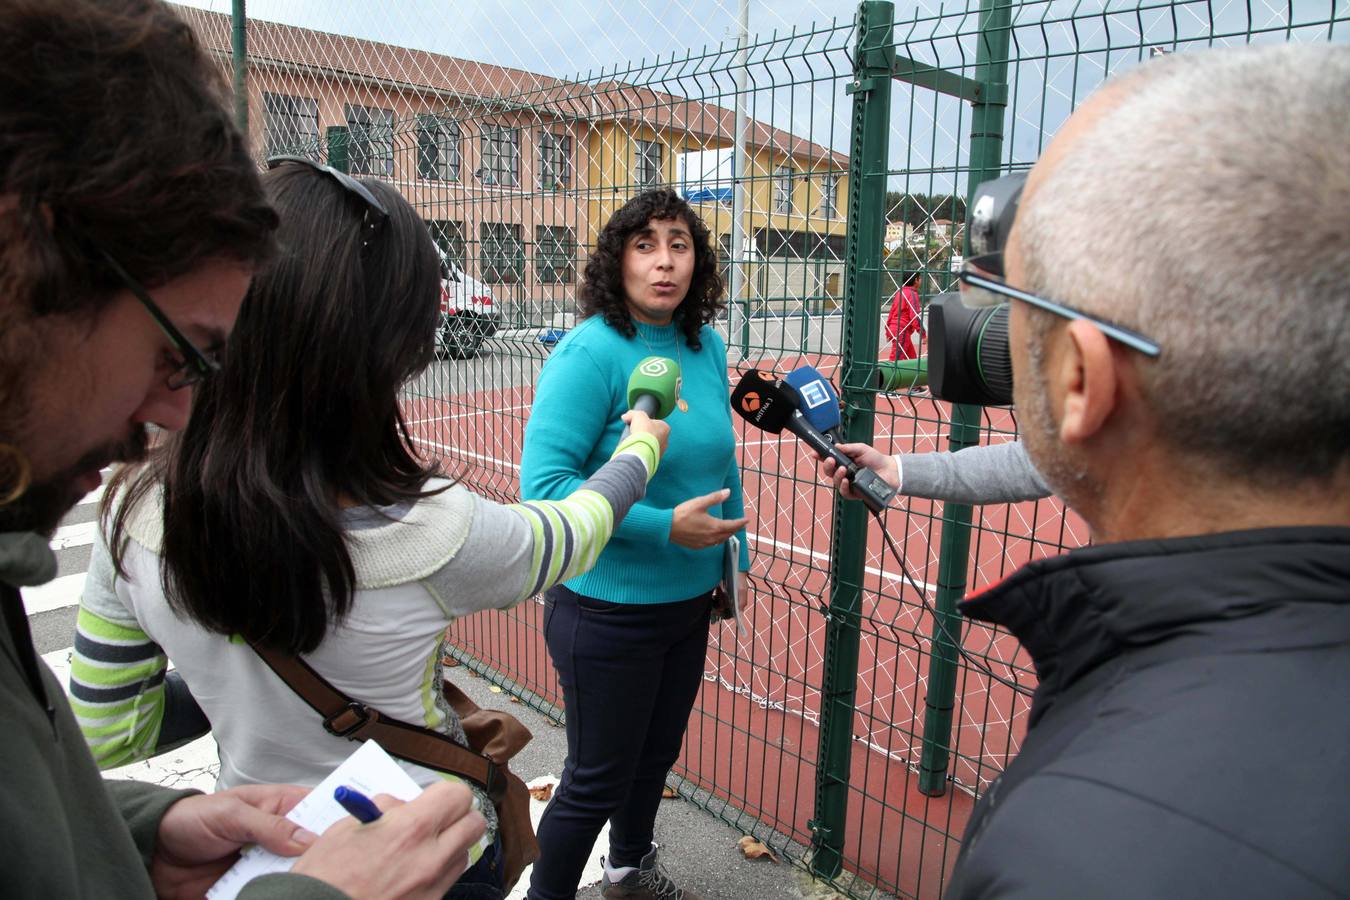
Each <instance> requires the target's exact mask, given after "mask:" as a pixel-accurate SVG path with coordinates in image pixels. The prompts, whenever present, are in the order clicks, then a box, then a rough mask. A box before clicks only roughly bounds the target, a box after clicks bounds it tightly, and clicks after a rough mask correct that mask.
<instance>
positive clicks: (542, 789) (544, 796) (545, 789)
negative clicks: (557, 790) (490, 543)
mask: <svg viewBox="0 0 1350 900" xmlns="http://www.w3.org/2000/svg"><path fill="white" fill-rule="evenodd" d="M530 796H531V797H533V798H534V799H536V800H538V801H539V802H540V803H547V802H548V801H549V798H550V797H552V796H553V785H552V784H541V785H539V787H532V788H530Z"/></svg>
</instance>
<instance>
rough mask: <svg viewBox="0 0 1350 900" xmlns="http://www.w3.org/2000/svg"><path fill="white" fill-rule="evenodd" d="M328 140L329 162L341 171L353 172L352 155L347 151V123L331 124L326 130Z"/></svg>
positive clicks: (325, 135) (325, 134)
mask: <svg viewBox="0 0 1350 900" xmlns="http://www.w3.org/2000/svg"><path fill="white" fill-rule="evenodd" d="M324 137H325V139H326V140H327V142H328V164H329V165H330V166H332V167H333V168H335V169H337V170H338V171H339V172H347V173H349V174H350V172H351V156H350V155H349V154H348V152H347V144H348V140H349V139H348V135H347V126H346V125H329V126H328V128H327V130H325V131H324Z"/></svg>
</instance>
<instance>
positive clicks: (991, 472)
mask: <svg viewBox="0 0 1350 900" xmlns="http://www.w3.org/2000/svg"><path fill="white" fill-rule="evenodd" d="M783 381H784V382H785V383H786V384H787V385H789V386H791V387H792V388H793V389H795V390H796V392H797V398H798V406H799V408H800V409H801V411H802V414H803V415H804V416H805V417H806V418H807V420H808V421H810V423H811V424H812V425H814V426H815V427H816V428H817V429H818V430H820V431H821V432H822V433H823V434H824V435H825V436H826V437H832V435H833V430H834V429H835V428H837V427H838V426H839V424H840V419H839V395H838V394H837V393H835V390H834V386H833V385H831V384H830V381H829V379H828V378H826V377H825V376H824V375H822V374H821V373H820V372H818V371H816V369H815V368H813V367H812V366H802V367H801V368H799V369H796V370H795V371H793V372H790V373H789V374H788V375H787V376H786V377H784V379H783ZM836 449H837V450H839V452H840V453H842V454H843V455H844V456H846V457H848V458H849V459H851V460H852V461H853V462H854V464H855V465H857V466H858V467H859V468H863V469H870V470H871V471H872V472H873V473H875V474H876V476H877V477H879V478H880V479H881V480H882V481H884V482H885V483H886V484H887V485H889V486H891V487H893V488H896V489H898V493H901V494H904V495H906V496H909V497H922V498H926V499H929V500H944V501H947V502H949V503H969V504H972V505H978V504H985V503H1018V502H1021V501H1023V500H1040V499H1042V498H1044V497H1049V496H1050V494H1051V490H1050V488H1049V486H1048V485H1047V484H1046V483H1045V479H1044V478H1042V477H1041V474H1040V472H1037V471H1036V467H1035V466H1033V465H1032V464H1031V460H1030V459H1029V458H1028V457H1027V453H1026V448H1025V447H1023V446H1022V442H1021V441H1012V442H1008V443H1003V444H992V445H989V446H981V447H967V448H966V449H964V450H959V451H957V452H956V453H908V454H897V455H895V456H887V455H885V454H883V453H881V452H880V451H878V450H877V449H876V448H874V447H871V446H869V445H867V444H837V445H836ZM816 458H817V459H818V460H819V461H820V469H821V473H822V474H823V475H825V477H827V478H830V479H832V480H833V481H834V483H835V486H836V487H838V488H839V490H840V492H841V493H842V494H843V495H844V496H845V497H848V498H849V499H850V500H859V499H861V497H859V495H858V493H857V492H856V491H855V490H853V487H852V485H851V480H852V478H851V475H850V473H849V470H848V468H847V467H845V466H842V465H841V464H840V461H839V459H838V458H837V457H835V456H832V455H829V454H826V453H823V452H821V451H819V450H817V451H816Z"/></svg>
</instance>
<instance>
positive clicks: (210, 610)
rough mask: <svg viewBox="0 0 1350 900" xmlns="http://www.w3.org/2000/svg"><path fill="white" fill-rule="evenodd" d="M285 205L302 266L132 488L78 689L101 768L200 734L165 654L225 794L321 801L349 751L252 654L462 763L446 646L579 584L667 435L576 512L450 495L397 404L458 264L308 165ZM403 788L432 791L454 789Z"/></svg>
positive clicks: (394, 209) (425, 356) (604, 471)
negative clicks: (500, 614)
mask: <svg viewBox="0 0 1350 900" xmlns="http://www.w3.org/2000/svg"><path fill="white" fill-rule="evenodd" d="M264 183H265V185H266V187H267V190H268V194H269V198H270V200H271V202H272V203H273V205H274V206H275V207H276V209H277V211H278V213H279V214H280V220H281V226H280V229H279V231H278V243H279V245H280V248H281V249H280V252H279V254H278V256H277V257H276V258H275V259H274V260H273V261H272V262H270V263H269V264H268V265H267V266H266V267H264V269H263V270H262V271H261V272H260V273H259V274H258V275H257V276H256V278H255V279H254V281H253V285H252V288H251V289H250V291H249V294H248V296H247V298H246V299H245V301H244V304H243V307H242V308H241V311H240V314H239V318H238V322H237V324H236V326H235V329H234V332H233V334H232V335H231V336H230V339H229V341H228V343H227V345H226V349H225V355H224V360H225V361H224V364H223V365H222V367H221V370H220V371H219V372H218V373H216V374H215V375H213V376H212V377H210V378H207V379H205V380H203V381H202V382H201V383H200V384H199V385H197V387H196V388H195V396H194V398H193V400H194V408H193V412H192V417H191V420H190V422H189V424H188V426H187V428H186V430H184V431H183V432H182V433H181V434H180V435H177V436H173V437H171V438H170V439H169V440H167V441H166V442H165V443H164V444H163V445H162V446H161V447H160V448H159V451H158V452H157V453H156V455H154V456H153V457H152V458H151V460H150V461H149V462H148V463H146V464H145V465H144V466H143V467H141V468H139V469H135V470H131V469H124V470H122V471H121V472H119V473H118V475H117V476H116V477H115V478H114V479H113V481H112V483H111V484H110V485H109V489H108V492H107V497H106V499H105V501H104V508H103V520H102V521H103V526H104V534H105V536H106V540H105V541H103V542H100V544H99V545H97V546H96V549H95V552H94V556H93V559H92V560H91V563H90V570H89V576H88V582H87V584H86V587H85V591H84V596H83V600H82V603H81V609H80V617H79V626H78V627H79V635H78V637H77V640H76V647H77V650H76V655H75V658H74V660H73V662H72V670H71V693H72V697H73V699H74V706H75V709H76V711H77V715H78V716H79V718H80V721H81V724H82V726H83V727H84V728H85V734H86V737H87V739H88V741H89V743H90V745H91V747H92V749H93V751H94V754H95V757H96V758H97V759H98V760H99V762H100V764H101V765H102V766H104V767H108V766H115V765H123V764H126V763H128V762H131V761H133V760H135V759H140V758H143V757H145V756H149V755H152V754H153V753H155V752H157V749H163V747H164V745H165V744H166V743H167V741H166V740H165V738H166V737H167V738H168V739H169V740H176V739H179V738H181V737H184V736H185V735H182V734H181V731H182V729H181V728H179V727H178V724H177V723H176V722H173V721H166V719H165V713H164V710H165V708H166V706H169V707H172V708H181V707H186V708H187V709H189V710H190V709H191V708H192V703H191V699H190V698H185V697H184V696H183V687H182V685H181V684H180V683H179V682H178V680H177V679H168V680H166V679H165V677H164V670H165V665H166V657H167V659H172V660H173V662H174V664H175V666H176V668H177V673H179V674H180V675H181V682H182V683H185V685H186V689H187V690H190V692H191V695H192V697H195V699H196V701H197V703H199V704H200V708H201V709H202V710H203V711H204V712H205V714H206V717H207V718H208V719H209V720H210V726H211V729H212V731H213V732H214V736H215V738H216V741H217V743H218V745H219V749H220V780H219V784H220V785H221V786H222V787H230V786H234V785H237V784H246V783H256V782H294V783H297V784H305V785H314V784H317V783H318V782H319V781H321V780H322V779H323V778H324V777H325V776H326V775H327V774H328V773H329V772H330V771H331V770H332V769H333V768H334V767H335V766H337V765H338V764H339V763H340V762H341V761H342V760H343V759H345V758H346V757H347V756H349V755H350V754H351V753H352V751H353V750H354V749H355V747H354V745H353V744H352V743H350V742H349V741H347V740H345V739H344V738H342V737H338V736H335V735H334V734H332V733H329V732H328V731H326V730H325V726H324V723H323V721H322V720H321V718H320V716H319V714H318V713H316V712H315V711H314V710H313V709H311V708H310V707H309V706H308V705H307V704H306V702H305V701H304V700H302V699H301V698H300V697H299V696H298V695H297V694H295V693H294V692H293V691H292V690H291V688H290V687H288V686H287V685H286V684H285V683H284V682H282V681H281V680H279V679H278V678H277V677H276V676H275V675H274V674H273V672H272V671H271V670H270V669H269V668H268V666H267V665H266V664H265V663H264V662H263V660H262V658H261V657H260V656H259V655H258V654H257V653H255V652H254V650H253V649H252V648H251V647H250V646H249V644H248V643H246V642H248V641H251V642H256V643H258V644H260V645H262V646H264V647H266V648H268V649H270V650H273V651H280V652H283V653H286V654H290V655H295V656H303V658H304V660H305V661H306V662H307V663H308V664H309V665H310V666H311V667H312V668H313V669H314V670H316V671H317V672H318V673H319V674H320V675H321V676H322V677H323V678H325V679H326V680H327V681H329V682H330V683H331V684H332V685H333V686H334V687H336V688H337V689H338V690H340V691H342V692H343V693H345V694H347V695H349V696H350V697H352V698H354V699H356V700H359V701H361V702H363V703H365V704H367V705H368V706H370V707H372V708H374V709H376V710H378V711H379V712H380V713H381V714H382V716H384V717H386V718H393V719H397V720H399V721H402V722H406V723H410V724H413V725H417V726H422V727H425V728H430V729H433V730H435V731H438V732H441V733H443V734H446V735H448V736H450V737H451V738H452V739H453V740H454V741H456V742H457V743H460V744H461V745H467V742H466V738H465V735H464V731H463V729H462V728H461V726H460V723H459V719H458V717H457V716H456V714H455V713H454V711H453V710H451V709H450V708H449V706H448V704H447V703H446V701H445V698H444V697H443V696H442V693H441V690H440V688H441V684H442V679H443V678H445V677H446V672H445V671H444V670H443V669H442V665H443V663H442V660H443V659H444V657H445V656H446V655H447V649H446V648H445V646H444V643H443V642H444V632H445V630H446V626H447V625H448V624H449V623H450V622H452V621H453V620H454V619H456V618H458V617H460V616H464V615H468V614H470V613H472V612H475V611H478V610H483V609H500V608H505V607H509V606H511V605H513V604H515V603H519V602H520V601H522V600H524V599H525V598H527V597H529V596H532V595H533V594H535V593H537V592H538V591H540V590H542V589H544V588H546V587H548V586H549V585H551V584H554V583H556V582H558V581H561V580H563V579H566V578H570V577H574V576H576V575H578V574H580V573H582V572H584V571H585V570H586V569H587V568H588V567H589V565H590V564H591V563H592V562H593V561H594V559H595V557H596V555H597V554H598V553H599V552H600V549H601V548H602V547H603V546H604V544H605V542H606V541H607V540H608V539H609V537H610V534H611V532H612V530H613V527H614V524H615V523H616V522H618V521H619V520H621V519H622V518H623V516H624V514H625V513H626V512H627V510H628V508H629V507H630V506H631V505H632V504H633V503H634V502H636V501H637V500H638V499H640V498H641V497H642V496H643V494H644V492H645V490H646V485H647V481H648V479H649V478H650V477H651V474H652V472H653V471H654V470H655V467H656V464H657V460H658V458H659V456H660V452H661V449H662V447H663V446H664V442H665V436H666V434H667V433H668V428H667V426H666V425H665V424H664V423H660V422H652V421H650V420H649V419H648V418H647V417H646V416H644V415H642V414H640V413H639V414H634V415H631V416H628V417H626V420H627V421H628V422H629V424H630V425H631V428H632V432H633V433H632V435H631V436H630V437H629V438H627V439H626V440H625V441H623V442H622V443H621V444H620V445H619V446H618V447H617V448H616V449H615V452H614V453H613V454H612V456H611V459H610V460H608V461H607V462H606V464H605V465H603V466H602V467H600V468H599V469H598V470H597V471H596V473H595V475H594V477H592V478H590V479H588V480H587V481H586V483H585V484H584V485H578V486H577V489H576V490H575V491H572V492H570V493H569V494H568V495H567V496H565V497H559V498H558V499H557V501H556V502H536V503H525V504H516V505H511V506H503V505H499V504H496V503H493V502H491V501H488V500H485V499H483V498H481V497H478V496H476V495H474V494H472V493H470V492H469V491H467V490H465V489H464V488H462V487H460V486H458V485H455V484H453V483H452V482H451V481H448V480H446V479H445V478H444V477H443V476H441V475H440V473H439V471H438V468H437V466H436V465H435V464H434V463H429V462H428V461H427V460H425V459H424V458H423V457H422V456H421V455H420V454H419V453H418V451H417V449H416V448H415V447H414V445H413V441H412V437H411V435H410V433H409V429H408V425H407V423H406V422H405V420H404V418H403V414H402V412H401V410H400V407H399V393H400V389H401V388H402V386H403V385H404V383H405V382H407V381H408V380H409V379H410V378H413V377H414V376H416V375H417V374H418V373H419V372H421V371H422V369H423V368H425V367H426V366H427V365H428V364H429V363H430V362H431V361H432V359H433V355H434V342H435V331H436V323H437V316H438V315H439V297H440V279H439V263H438V259H437V255H436V251H435V247H434V245H433V243H432V240H431V237H430V235H429V233H428V231H427V228H426V225H425V223H424V222H423V221H422V220H421V219H420V218H419V217H418V216H417V214H416V213H415V212H414V211H413V209H412V207H411V206H410V205H409V204H408V203H407V201H405V200H404V199H403V198H402V197H401V196H400V195H399V193H398V192H397V191H396V190H394V189H393V188H392V187H390V186H388V185H385V184H383V183H381V182H377V181H362V182H358V181H356V180H354V179H351V178H350V177H348V176H346V175H344V174H342V173H339V172H336V171H334V170H332V169H329V168H327V167H325V166H318V165H316V164H314V163H310V162H308V161H306V160H286V161H283V162H280V163H279V164H276V165H275V166H274V167H273V168H272V170H271V171H270V172H268V173H267V175H266V176H265V178H264ZM238 638H243V640H239V639H238ZM166 730H167V731H171V732H174V733H173V734H169V735H166ZM403 766H404V768H405V769H407V770H408V771H409V774H411V775H412V777H413V778H414V780H416V781H417V782H418V783H419V784H423V785H426V784H430V783H433V782H435V781H437V780H438V779H440V778H442V777H449V776H443V775H441V774H440V773H438V772H436V771H434V770H431V769H427V768H422V767H420V766H415V765H413V764H411V763H403ZM471 787H473V786H472V785H471ZM475 793H476V795H477V798H478V803H476V804H475V806H477V807H479V808H480V809H481V812H482V813H483V814H484V816H485V817H486V818H487V819H488V826H489V827H488V832H487V834H486V836H485V838H484V840H483V842H482V843H481V844H480V846H479V847H477V848H475V849H474V850H473V851H472V852H471V854H470V857H471V860H472V861H473V862H474V863H475V864H474V866H473V868H471V869H470V871H469V872H468V873H466V875H465V876H464V877H463V878H461V880H460V883H459V884H457V885H456V886H455V888H454V889H453V890H452V894H451V896H463V897H475V898H476V897H500V896H501V895H502V893H503V890H502V888H503V885H502V879H501V873H500V870H499V869H498V867H497V866H496V860H495V854H496V853H497V849H498V846H499V845H494V844H493V840H494V835H495V821H494V820H495V813H494V810H493V807H492V804H491V802H490V801H489V800H488V799H487V798H486V796H485V795H484V794H483V792H482V791H481V790H478V789H477V788H476V787H475ZM396 862H397V861H395V860H379V861H374V865H377V866H388V865H396ZM360 864H364V865H370V864H371V862H370V861H365V862H362V863H360ZM456 892H458V893H456Z"/></svg>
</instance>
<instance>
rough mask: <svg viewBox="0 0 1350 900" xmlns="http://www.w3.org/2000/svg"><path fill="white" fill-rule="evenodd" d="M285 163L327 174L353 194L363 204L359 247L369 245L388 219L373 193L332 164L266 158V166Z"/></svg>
mask: <svg viewBox="0 0 1350 900" xmlns="http://www.w3.org/2000/svg"><path fill="white" fill-rule="evenodd" d="M286 163H296V164H298V165H302V166H307V167H309V168H311V169H313V170H314V171H316V172H321V173H323V174H324V175H328V176H329V177H331V178H332V179H333V180H334V181H336V182H337V183H338V184H339V185H341V186H342V188H343V190H345V191H346V192H347V193H348V194H351V195H353V196H355V197H356V198H357V199H359V200H361V201H362V202H363V203H364V204H365V212H364V213H363V215H362V218H361V247H362V248H365V247H369V246H370V242H371V240H373V239H374V237H375V234H376V232H378V231H379V230H380V228H381V227H382V226H383V225H384V223H385V222H387V221H388V220H389V210H388V209H386V208H385V205H384V204H383V203H381V202H380V201H379V198H377V197H376V196H375V195H374V194H372V193H371V192H370V189H369V188H367V187H366V186H365V185H364V184H362V183H361V182H359V181H357V180H356V179H355V178H353V177H352V176H350V175H348V174H347V173H346V172H341V171H339V170H337V169H335V168H333V167H332V166H329V165H325V164H323V163H321V162H315V161H314V160H312V159H309V158H307V157H304V156H272V157H269V158H268V160H267V168H268V169H269V170H270V169H275V168H276V167H277V166H280V165H284V164H286Z"/></svg>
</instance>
